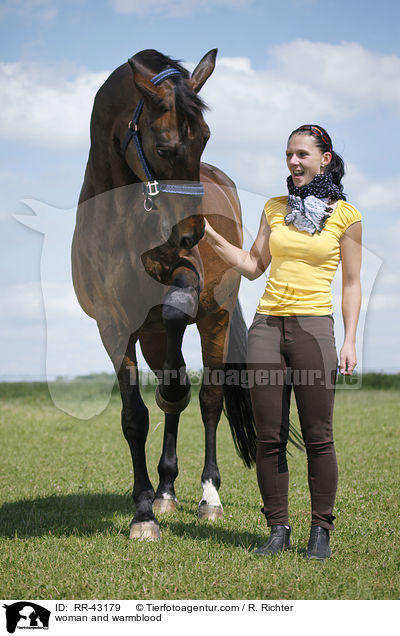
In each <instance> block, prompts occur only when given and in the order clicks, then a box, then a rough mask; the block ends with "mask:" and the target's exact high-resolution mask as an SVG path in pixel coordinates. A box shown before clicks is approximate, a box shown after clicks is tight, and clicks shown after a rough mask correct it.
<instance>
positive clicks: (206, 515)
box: [199, 503, 224, 521]
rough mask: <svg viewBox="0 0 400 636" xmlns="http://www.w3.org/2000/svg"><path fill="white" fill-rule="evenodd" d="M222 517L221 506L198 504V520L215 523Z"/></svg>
mask: <svg viewBox="0 0 400 636" xmlns="http://www.w3.org/2000/svg"><path fill="white" fill-rule="evenodd" d="M223 516H224V511H223V508H222V506H211V505H210V504H207V503H200V504H199V519H201V520H204V519H206V520H207V521H216V520H217V519H222V517H223Z"/></svg>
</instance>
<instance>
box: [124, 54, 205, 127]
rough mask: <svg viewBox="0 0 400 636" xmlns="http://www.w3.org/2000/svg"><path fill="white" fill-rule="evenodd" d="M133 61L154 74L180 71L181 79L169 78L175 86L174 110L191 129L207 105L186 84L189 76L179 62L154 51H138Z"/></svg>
mask: <svg viewBox="0 0 400 636" xmlns="http://www.w3.org/2000/svg"><path fill="white" fill-rule="evenodd" d="M135 60H137V61H138V62H140V64H143V65H144V66H146V67H147V68H148V69H149V70H150V71H152V72H153V73H155V74H157V73H160V72H161V71H163V70H164V69H166V68H168V67H172V68H175V69H177V70H178V71H180V73H181V75H182V76H181V77H180V76H179V75H178V76H173V77H171V78H170V80H171V81H172V82H173V83H174V84H175V108H176V112H177V114H178V116H179V118H180V119H181V121H187V123H188V125H189V128H191V129H193V128H194V127H195V125H196V122H197V121H198V119H199V118H200V117H201V115H202V113H203V112H204V111H205V110H206V109H207V105H206V104H205V102H204V101H203V100H202V99H201V98H200V97H199V96H198V95H197V93H195V92H194V90H192V89H191V88H190V86H189V84H188V83H187V81H186V80H188V79H189V78H190V74H189V72H188V71H187V70H186V69H185V68H184V67H183V66H181V64H180V62H181V60H174V59H172V58H171V57H168V56H167V55H164V54H163V53H159V51H156V50H154V49H146V50H144V51H140V53H137V54H136V55H134V56H133V57H132V58H131V61H132V62H133V63H135Z"/></svg>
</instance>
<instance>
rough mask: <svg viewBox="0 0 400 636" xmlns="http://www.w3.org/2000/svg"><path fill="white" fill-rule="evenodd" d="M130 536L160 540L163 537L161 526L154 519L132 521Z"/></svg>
mask: <svg viewBox="0 0 400 636" xmlns="http://www.w3.org/2000/svg"><path fill="white" fill-rule="evenodd" d="M129 538H130V539H137V540H138V541H159V539H161V532H160V528H159V526H158V524H157V523H155V522H154V521H142V522H141V523H132V524H131V528H130V532H129Z"/></svg>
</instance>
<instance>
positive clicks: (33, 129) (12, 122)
mask: <svg viewBox="0 0 400 636" xmlns="http://www.w3.org/2000/svg"><path fill="white" fill-rule="evenodd" d="M108 74H109V73H108V72H107V71H103V72H101V73H90V72H89V71H81V72H76V71H75V72H74V71H73V70H72V73H71V69H70V68H68V67H65V66H62V65H60V66H57V67H53V68H48V67H44V66H41V65H39V64H26V63H21V62H17V63H13V64H10V63H2V64H0V101H1V104H2V116H1V119H0V136H1V137H3V139H4V138H5V139H18V140H21V141H29V142H31V143H35V144H37V145H39V146H54V147H57V148H60V147H74V146H85V145H86V146H87V145H88V142H89V122H90V113H91V109H92V105H93V99H94V96H95V93H96V91H97V90H98V88H99V87H100V86H101V84H102V83H103V82H104V80H105V79H106V77H107V76H108Z"/></svg>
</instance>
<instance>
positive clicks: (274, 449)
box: [247, 314, 338, 530]
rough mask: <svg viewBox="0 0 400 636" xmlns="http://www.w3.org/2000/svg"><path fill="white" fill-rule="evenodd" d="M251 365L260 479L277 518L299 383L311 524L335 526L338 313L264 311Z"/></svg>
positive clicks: (284, 509) (271, 516)
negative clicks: (335, 330)
mask: <svg viewBox="0 0 400 636" xmlns="http://www.w3.org/2000/svg"><path fill="white" fill-rule="evenodd" d="M247 366H248V372H249V378H252V380H251V381H250V391H251V400H252V405H253V410H254V417H255V421H256V426H257V459H256V465H257V479H258V484H259V487H260V491H261V496H262V499H263V502H264V508H263V511H264V514H265V516H266V518H267V523H268V525H269V526H272V525H286V524H288V522H289V519H288V486H289V472H288V466H287V461H286V446H287V442H288V432H289V410H290V397H291V391H292V388H293V390H294V394H295V398H296V403H297V409H298V413H299V419H300V425H301V431H302V435H303V439H304V444H305V447H306V451H307V460H308V483H309V488H310V494H311V524H312V525H318V526H322V527H324V528H327V529H329V530H332V529H333V520H334V518H335V517H334V516H333V515H332V510H333V506H334V502H335V496H336V488H337V480H338V470H337V462H336V454H335V448H334V443H333V432H332V413H333V403H334V395H335V380H336V369H337V355H336V348H335V339H334V333H333V318H332V316H284V317H281V316H266V315H262V314H256V315H255V318H254V320H253V323H252V325H251V327H250V330H249V341H248V364H247Z"/></svg>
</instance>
